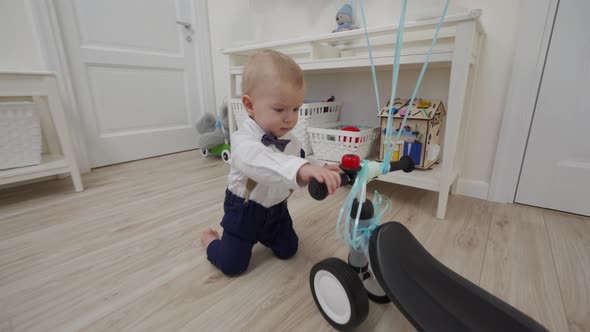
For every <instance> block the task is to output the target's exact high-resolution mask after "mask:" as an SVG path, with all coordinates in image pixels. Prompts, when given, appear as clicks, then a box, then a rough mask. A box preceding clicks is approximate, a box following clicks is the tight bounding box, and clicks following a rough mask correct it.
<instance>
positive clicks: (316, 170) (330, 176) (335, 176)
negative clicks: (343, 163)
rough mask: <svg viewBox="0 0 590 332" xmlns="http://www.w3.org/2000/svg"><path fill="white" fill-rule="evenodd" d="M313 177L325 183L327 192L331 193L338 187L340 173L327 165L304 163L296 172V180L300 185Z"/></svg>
mask: <svg viewBox="0 0 590 332" xmlns="http://www.w3.org/2000/svg"><path fill="white" fill-rule="evenodd" d="M313 178H315V179H316V180H318V182H320V183H326V187H328V194H330V195H332V194H333V193H334V191H335V190H336V189H337V188H338V187H340V174H339V173H338V172H336V171H333V170H331V169H330V168H328V167H317V166H311V165H310V164H305V165H303V166H301V168H300V169H299V171H298V172H297V182H298V183H299V184H301V185H305V184H308V183H309V181H311V179H313Z"/></svg>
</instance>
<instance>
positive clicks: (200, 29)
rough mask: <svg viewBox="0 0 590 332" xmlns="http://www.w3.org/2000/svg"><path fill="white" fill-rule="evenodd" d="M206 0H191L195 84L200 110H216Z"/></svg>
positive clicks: (203, 111) (212, 111)
mask: <svg viewBox="0 0 590 332" xmlns="http://www.w3.org/2000/svg"><path fill="white" fill-rule="evenodd" d="M207 4H208V1H203V0H194V1H193V8H194V9H193V13H194V16H193V22H195V24H194V25H195V27H196V31H195V36H196V40H197V41H198V42H196V43H193V45H194V47H195V56H196V57H197V59H196V62H197V63H196V68H197V73H196V75H197V84H198V89H199V95H200V102H201V107H202V108H203V109H202V112H201V114H204V113H205V112H211V113H214V112H216V110H217V108H216V105H215V100H216V99H215V84H214V80H213V61H212V60H211V40H210V36H211V34H210V33H209V9H208V6H207Z"/></svg>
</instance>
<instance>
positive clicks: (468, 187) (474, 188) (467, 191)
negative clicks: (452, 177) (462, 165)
mask: <svg viewBox="0 0 590 332" xmlns="http://www.w3.org/2000/svg"><path fill="white" fill-rule="evenodd" d="M489 186H490V184H489V183H487V182H484V181H479V180H470V179H459V181H458V184H457V194H459V195H463V196H469V197H475V198H479V199H485V200H487V199H488V190H489Z"/></svg>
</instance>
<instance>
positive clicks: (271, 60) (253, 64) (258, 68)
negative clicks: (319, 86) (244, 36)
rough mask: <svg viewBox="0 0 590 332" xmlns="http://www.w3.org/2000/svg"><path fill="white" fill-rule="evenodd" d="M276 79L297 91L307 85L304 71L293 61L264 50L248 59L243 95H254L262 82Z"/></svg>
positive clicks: (243, 77)
mask: <svg viewBox="0 0 590 332" xmlns="http://www.w3.org/2000/svg"><path fill="white" fill-rule="evenodd" d="M275 77H278V79H279V80H280V82H281V83H288V84H290V85H291V86H292V87H294V88H297V89H301V88H303V87H304V85H305V81H304V80H303V71H302V70H301V68H299V65H297V63H295V61H294V60H293V59H291V58H290V57H289V56H287V55H285V54H283V53H280V52H277V51H273V50H262V51H259V52H257V53H255V54H253V55H251V56H250V57H249V58H248V62H247V63H246V66H245V67H244V72H243V75H242V94H245V95H250V94H252V92H253V91H254V88H255V87H256V85H258V84H259V83H260V82H263V81H265V80H267V79H269V78H275Z"/></svg>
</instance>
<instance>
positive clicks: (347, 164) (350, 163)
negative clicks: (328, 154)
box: [340, 154, 361, 170]
mask: <svg viewBox="0 0 590 332" xmlns="http://www.w3.org/2000/svg"><path fill="white" fill-rule="evenodd" d="M340 167H342V168H346V169H351V170H352V169H357V168H360V167H361V158H360V157H359V156H357V155H356V154H346V155H344V156H342V161H341V162H340Z"/></svg>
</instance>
